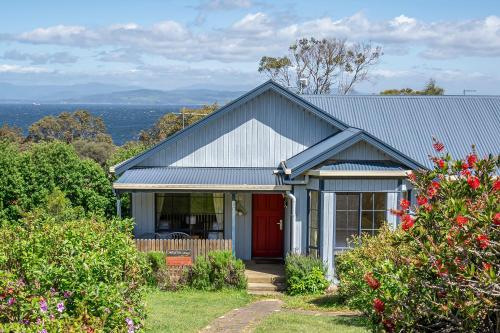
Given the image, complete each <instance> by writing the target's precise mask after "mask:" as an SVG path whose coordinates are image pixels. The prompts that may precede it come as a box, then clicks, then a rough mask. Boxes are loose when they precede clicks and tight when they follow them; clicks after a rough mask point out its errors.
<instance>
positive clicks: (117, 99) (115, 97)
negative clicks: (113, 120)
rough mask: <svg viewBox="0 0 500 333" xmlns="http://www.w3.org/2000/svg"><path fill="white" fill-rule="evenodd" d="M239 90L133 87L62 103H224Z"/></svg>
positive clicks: (236, 95) (66, 100)
mask: <svg viewBox="0 0 500 333" xmlns="http://www.w3.org/2000/svg"><path fill="white" fill-rule="evenodd" d="M242 94H243V92H240V91H220V90H210V89H179V90H168V91H163V90H154V89H135V90H126V91H116V92H111V93H106V94H95V95H88V96H83V97H79V98H69V99H63V100H62V101H61V102H64V103H82V104H83V103H85V104H92V103H98V104H163V105H165V104H166V105H197V104H210V103H214V102H218V103H219V104H225V103H227V102H229V101H231V100H233V99H235V98H236V97H238V96H240V95H242Z"/></svg>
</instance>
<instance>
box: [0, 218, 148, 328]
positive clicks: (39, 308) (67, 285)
mask: <svg viewBox="0 0 500 333" xmlns="http://www.w3.org/2000/svg"><path fill="white" fill-rule="evenodd" d="M132 225H133V223H132V221H131V220H108V221H106V220H104V219H101V218H94V219H75V220H66V221H64V220H59V219H57V220H56V219H55V218H54V217H51V216H50V215H48V214H46V213H43V212H42V213H40V212H39V213H37V214H30V215H28V216H27V217H26V218H24V219H23V220H21V221H19V222H18V223H11V224H7V225H4V226H2V227H0V274H1V277H0V331H11V330H14V331H29V332H38V331H41V330H42V328H45V329H47V330H48V331H52V332H54V331H65V332H70V331H107V332H110V331H126V330H127V328H129V327H130V325H134V326H137V327H136V328H138V327H139V326H140V325H142V322H143V320H144V316H145V314H144V308H143V304H142V286H144V285H145V274H144V273H145V272H146V271H147V263H146V261H145V260H144V257H143V256H141V255H140V254H139V253H138V252H137V250H136V249H135V246H134V243H133V241H132V239H131V237H130V234H131V229H132ZM127 318H128V319H130V320H132V321H133V323H132V324H130V321H129V323H127V321H126V320H128V319H127Z"/></svg>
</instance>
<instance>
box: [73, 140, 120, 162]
mask: <svg viewBox="0 0 500 333" xmlns="http://www.w3.org/2000/svg"><path fill="white" fill-rule="evenodd" d="M72 144H73V147H74V148H75V150H76V152H77V154H78V156H80V158H90V159H92V160H94V161H96V162H97V163H99V164H100V165H101V166H105V165H106V162H107V160H108V159H109V158H110V157H111V155H112V154H113V152H114V150H115V149H116V146H115V145H114V144H113V143H111V142H109V141H97V142H96V141H89V140H81V139H78V140H75V141H73V143H72Z"/></svg>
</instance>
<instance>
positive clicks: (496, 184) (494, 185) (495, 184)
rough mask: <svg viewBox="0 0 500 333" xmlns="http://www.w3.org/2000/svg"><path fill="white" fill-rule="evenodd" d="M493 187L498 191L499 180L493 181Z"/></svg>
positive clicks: (499, 189) (499, 186) (499, 187)
mask: <svg viewBox="0 0 500 333" xmlns="http://www.w3.org/2000/svg"><path fill="white" fill-rule="evenodd" d="M493 189H494V190H495V191H500V180H498V179H497V180H495V182H494V183H493Z"/></svg>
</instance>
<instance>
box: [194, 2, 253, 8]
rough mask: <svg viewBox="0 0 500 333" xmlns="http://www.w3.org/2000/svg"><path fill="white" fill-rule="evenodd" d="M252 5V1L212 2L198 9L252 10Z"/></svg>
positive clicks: (203, 3) (204, 3)
mask: <svg viewBox="0 0 500 333" xmlns="http://www.w3.org/2000/svg"><path fill="white" fill-rule="evenodd" d="M252 5H253V3H252V1H250V0H210V1H203V2H202V3H201V4H200V5H199V6H198V8H199V9H202V10H234V9H241V8H250V7H252Z"/></svg>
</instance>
